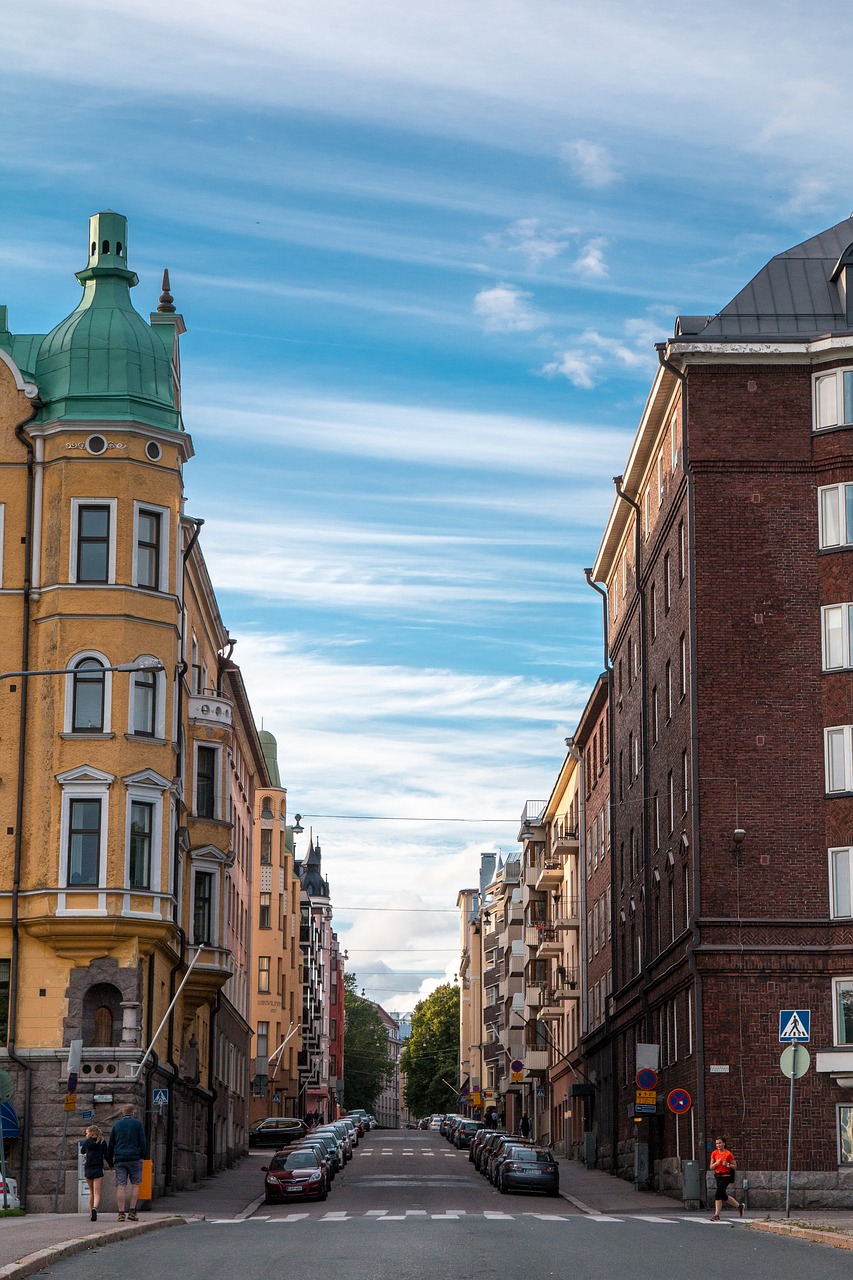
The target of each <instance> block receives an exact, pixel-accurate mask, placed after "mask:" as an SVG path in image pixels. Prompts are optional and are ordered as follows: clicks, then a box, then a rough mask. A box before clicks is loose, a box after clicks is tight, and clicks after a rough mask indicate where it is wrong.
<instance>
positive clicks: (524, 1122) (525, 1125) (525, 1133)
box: [518, 1111, 530, 1138]
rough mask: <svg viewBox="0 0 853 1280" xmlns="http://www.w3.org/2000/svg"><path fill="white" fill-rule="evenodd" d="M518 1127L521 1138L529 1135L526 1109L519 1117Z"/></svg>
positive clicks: (528, 1120) (528, 1118) (528, 1119)
mask: <svg viewBox="0 0 853 1280" xmlns="http://www.w3.org/2000/svg"><path fill="white" fill-rule="evenodd" d="M518 1128H519V1132H520V1134H521V1136H522V1138H529V1137H530V1116H529V1115H528V1114H527V1112H526V1111H525V1113H524V1115H523V1116H522V1117H521V1124H520V1125H519V1126H518Z"/></svg>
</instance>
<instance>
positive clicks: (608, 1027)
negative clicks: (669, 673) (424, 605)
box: [581, 569, 619, 1177]
mask: <svg viewBox="0 0 853 1280" xmlns="http://www.w3.org/2000/svg"><path fill="white" fill-rule="evenodd" d="M584 577H585V578H586V580H587V582H588V583H589V585H590V586H591V587H592V589H593V591H597V592H598V594H599V595H600V596H601V603H602V613H603V616H604V671H605V674H606V676H607V770H608V787H609V788H610V793H609V799H608V805H609V809H610V823H609V825H608V835H609V837H610V848H609V849H608V851H607V852H608V855H609V857H610V922H611V923H610V972H611V974H614V973H616V958H617V929H616V921H617V920H618V918H619V917H618V915H617V912H618V906H619V904H618V899H617V894H616V876H615V874H614V859H613V813H614V808H615V803H616V793H615V789H614V788H615V779H616V755H615V752H614V750H613V743H614V741H615V738H614V733H615V725H616V708H615V707H614V706H613V665H612V663H611V661H610V616H609V608H608V604H609V602H608V596H607V590H606V588H605V587H602V586H600V585H599V583H597V582H594V581H593V577H592V569H584ZM584 883H586V881H585V880H584ZM584 919H585V916H582V917H581V920H582V921H583V920H584ZM612 1022H613V994H612V992H611V994H610V995H609V996H608V998H607V1001H606V1002H605V1013H604V1025H605V1031H606V1034H607V1037H608V1043H609V1045H610V1080H611V1088H610V1173H611V1176H613V1177H617V1176H618V1174H619V1153H618V1150H617V1147H618V1138H619V1096H618V1090H617V1081H618V1079H619V1067H618V1059H617V1054H616V1037H615V1035H614V1034H613V1025H612Z"/></svg>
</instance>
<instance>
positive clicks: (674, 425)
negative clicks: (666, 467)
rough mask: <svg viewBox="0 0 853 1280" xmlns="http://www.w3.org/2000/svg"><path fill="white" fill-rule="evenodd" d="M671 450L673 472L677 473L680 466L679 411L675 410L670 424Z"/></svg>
mask: <svg viewBox="0 0 853 1280" xmlns="http://www.w3.org/2000/svg"><path fill="white" fill-rule="evenodd" d="M669 448H670V456H671V460H672V470H673V473H674V472H675V469H676V467H677V466H678V410H677V409H674V410H673V414H672V417H671V418H670V422H669Z"/></svg>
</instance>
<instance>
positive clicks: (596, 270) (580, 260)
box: [574, 236, 607, 280]
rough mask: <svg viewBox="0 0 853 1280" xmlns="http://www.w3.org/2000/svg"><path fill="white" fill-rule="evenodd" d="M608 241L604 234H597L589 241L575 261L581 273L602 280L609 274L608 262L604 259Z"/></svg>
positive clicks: (577, 269) (576, 267)
mask: <svg viewBox="0 0 853 1280" xmlns="http://www.w3.org/2000/svg"><path fill="white" fill-rule="evenodd" d="M606 243H607V241H606V240H605V239H604V237H603V236H595V237H594V238H593V239H592V240H588V241H587V243H586V244H585V245H584V246H583V248H582V249H581V251H580V253H579V254H578V256H577V258H576V259H575V263H574V267H575V270H576V271H577V272H578V274H579V275H582V276H588V277H589V278H590V279H592V280H602V279H603V278H604V277H605V276H606V275H607V263H606V262H605V261H604V246H605V244H606Z"/></svg>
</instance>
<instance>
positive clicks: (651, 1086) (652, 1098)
mask: <svg viewBox="0 0 853 1280" xmlns="http://www.w3.org/2000/svg"><path fill="white" fill-rule="evenodd" d="M634 1079H635V1081H636V1085H637V1089H636V1092H635V1094H634V1116H635V1117H636V1116H653V1115H656V1114H657V1109H658V1095H657V1088H656V1086H657V1082H658V1075H657V1072H656V1071H653V1070H652V1069H651V1067H640V1070H639V1071H638V1072H637V1074H636V1076H635V1077H634Z"/></svg>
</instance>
